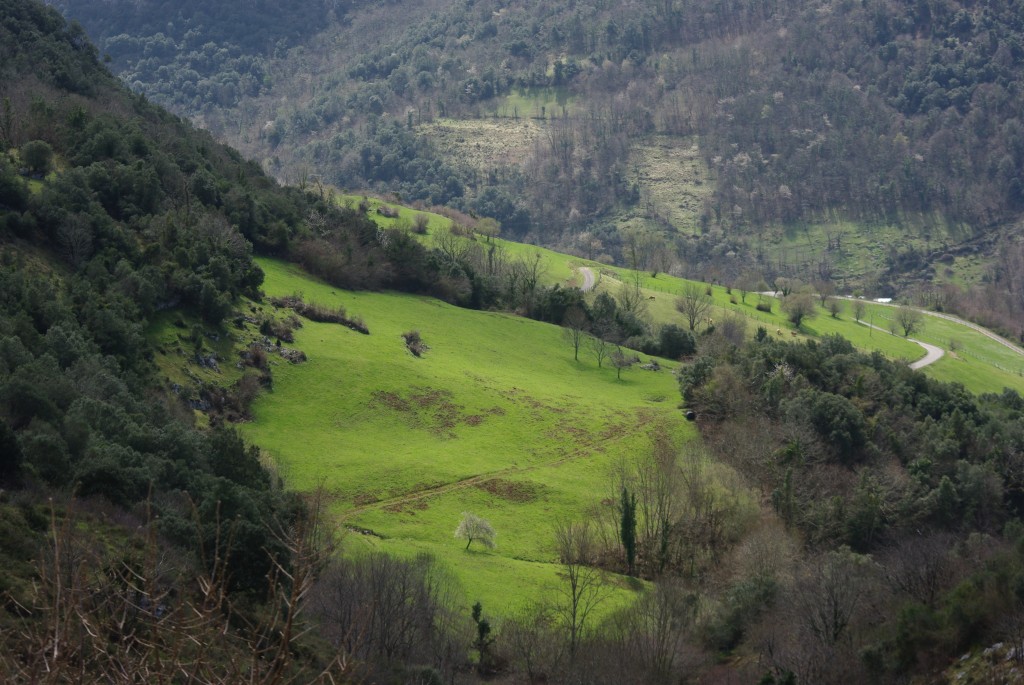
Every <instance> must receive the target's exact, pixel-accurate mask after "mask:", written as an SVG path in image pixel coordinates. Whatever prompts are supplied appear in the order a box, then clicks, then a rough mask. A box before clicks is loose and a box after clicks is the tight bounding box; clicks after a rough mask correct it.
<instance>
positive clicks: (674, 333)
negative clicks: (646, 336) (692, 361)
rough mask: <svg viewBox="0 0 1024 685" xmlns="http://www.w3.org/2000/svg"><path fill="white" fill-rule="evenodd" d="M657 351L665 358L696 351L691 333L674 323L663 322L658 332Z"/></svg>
mask: <svg viewBox="0 0 1024 685" xmlns="http://www.w3.org/2000/svg"><path fill="white" fill-rule="evenodd" d="M658 351H659V353H660V354H661V356H662V357H665V358H666V359H679V358H680V357H682V356H684V355H688V354H693V353H694V352H696V351H697V341H696V340H694V339H693V334H692V333H690V332H689V331H684V330H683V329H682V328H680V327H679V326H677V325H675V324H674V323H669V324H665V325H664V326H662V327H661V330H660V331H659V332H658Z"/></svg>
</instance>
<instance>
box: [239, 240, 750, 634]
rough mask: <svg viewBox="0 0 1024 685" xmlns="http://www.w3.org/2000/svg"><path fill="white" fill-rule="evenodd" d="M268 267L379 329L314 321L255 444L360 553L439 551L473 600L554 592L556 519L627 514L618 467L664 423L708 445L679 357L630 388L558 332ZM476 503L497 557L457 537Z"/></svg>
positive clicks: (259, 416) (261, 409)
mask: <svg viewBox="0 0 1024 685" xmlns="http://www.w3.org/2000/svg"><path fill="white" fill-rule="evenodd" d="M260 265H261V266H262V267H263V269H264V270H265V271H266V274H267V279H266V283H265V289H266V291H267V293H268V294H269V295H272V296H273V295H290V294H292V293H296V292H301V293H302V295H303V297H304V298H305V299H306V300H307V301H315V302H319V303H324V304H329V305H332V306H336V305H339V304H341V305H344V306H345V307H346V308H347V310H348V312H349V313H350V315H358V316H361V317H362V318H363V319H364V320H365V322H366V324H367V326H368V327H369V329H370V331H371V335H369V336H365V335H360V334H358V333H355V332H353V331H351V330H349V329H347V328H344V327H341V326H337V325H331V324H317V323H312V322H306V323H305V325H304V326H303V328H301V329H300V330H299V331H297V333H296V342H295V345H296V346H297V347H299V348H301V349H302V350H303V351H304V352H305V353H306V354H307V355H308V356H309V361H308V362H306V363H304V364H299V365H291V364H285V363H279V364H278V365H277V366H276V367H275V368H274V388H273V392H271V393H267V394H265V395H263V396H262V397H261V398H260V399H259V400H257V402H256V403H255V405H254V420H253V421H252V422H251V423H248V424H245V425H244V426H243V430H244V432H245V434H246V436H247V437H248V438H249V439H250V440H252V441H253V442H254V443H256V444H258V445H260V447H261V448H262V449H263V450H264V451H265V452H266V453H267V454H268V455H269V456H270V457H271V458H272V459H273V461H274V463H275V464H276V465H277V468H278V469H279V470H280V471H281V472H282V474H283V475H284V477H285V479H286V481H287V482H288V483H289V486H290V487H294V488H297V489H299V490H311V489H314V488H316V487H318V486H323V487H324V488H325V490H326V491H327V493H328V495H329V496H330V500H331V511H332V513H333V514H334V515H336V516H338V517H341V518H342V519H343V520H344V522H345V524H346V525H347V526H349V527H350V528H351V529H356V530H358V531H360V532H358V533H357V532H351V533H349V535H348V536H347V540H346V542H345V548H346V549H348V550H350V551H354V552H357V551H358V550H360V549H368V548H381V549H387V550H389V551H394V552H396V553H400V554H412V553H418V552H429V553H431V554H433V555H434V556H436V557H437V558H439V559H442V560H444V561H446V562H449V563H450V565H451V567H452V568H453V570H454V571H455V573H456V575H457V577H458V578H459V579H460V581H461V582H462V584H463V586H464V587H465V588H466V591H467V602H468V603H470V604H471V603H472V601H475V600H476V599H481V600H482V601H483V602H484V605H485V607H490V608H491V610H493V611H495V612H497V613H506V614H507V613H508V612H510V611H514V610H516V609H519V608H522V607H523V606H525V605H526V604H528V603H529V602H531V601H533V600H535V599H537V598H539V597H542V596H544V595H545V593H547V592H549V591H550V590H551V588H552V587H554V586H556V585H557V584H558V569H559V567H558V565H557V564H556V563H554V562H555V561H556V555H555V550H554V545H553V535H552V530H553V527H554V525H555V523H556V522H558V521H560V520H566V519H570V518H581V517H584V516H588V517H593V516H600V515H602V513H608V512H609V511H613V510H614V501H615V500H614V498H615V495H616V493H615V488H614V485H613V480H612V477H611V474H612V470H613V467H614V466H615V465H616V464H617V463H619V462H621V461H622V460H630V459H634V458H636V457H637V456H638V455H641V454H643V453H645V452H646V451H648V450H649V449H650V440H651V433H652V431H653V430H654V429H655V428H656V427H660V428H662V429H663V430H665V431H667V432H668V434H669V435H671V436H672V438H673V440H674V441H675V442H677V443H678V444H680V445H682V444H684V443H685V442H687V441H689V440H691V439H692V438H693V436H694V431H693V428H692V426H691V425H690V424H687V423H686V421H685V420H684V419H683V418H682V416H681V413H680V411H679V410H678V408H677V407H678V404H679V392H678V388H677V384H676V380H675V377H674V375H673V374H672V373H671V369H670V366H671V365H669V364H668V363H665V362H663V365H664V366H665V367H666V368H664V369H663V370H661V371H658V372H652V371H645V370H640V369H638V368H634V369H630V370H628V371H627V372H625V373H624V374H623V375H622V379H621V380H617V379H616V374H615V371H614V369H612V368H609V367H608V365H607V364H606V365H605V368H598V367H597V365H596V363H595V362H594V361H593V360H592V358H590V357H588V356H586V355H585V354H582V353H581V355H580V361H579V362H576V361H574V360H573V354H572V348H571V347H570V346H569V344H568V343H566V342H565V341H564V340H563V338H562V331H561V329H559V328H558V327H556V326H551V325H547V324H542V323H538V322H534V321H530V320H527V319H522V318H518V317H515V316H510V315H506V314H498V313H487V312H476V311H469V310H465V309H459V308H457V307H453V306H450V305H447V304H444V303H442V302H439V301H437V300H434V299H431V298H426V297H414V296H409V295H400V294H392V293H364V292H360V293H352V292H345V291H340V290H338V289H335V288H331V287H330V286H327V285H323V284H320V283H318V282H316V281H314V280H312V279H310V278H309V277H308V276H305V275H303V274H302V273H300V272H299V271H298V270H297V269H296V268H295V267H292V266H289V265H286V264H284V263H281V262H276V261H270V260H261V261H260ZM410 330H418V331H419V332H420V334H421V336H422V338H423V340H424V341H425V342H426V344H427V345H428V346H429V349H428V350H427V351H426V353H425V354H424V355H423V356H422V357H420V358H417V357H415V356H413V355H412V354H411V353H410V352H409V351H408V350H407V349H406V346H405V343H404V340H403V338H402V334H403V333H405V332H407V331H410ZM745 501H746V502H747V503H746V504H745V505H744V510H745V511H748V512H749V514H750V515H751V516H752V515H753V513H754V512H755V510H756V507H755V504H754V501H753V499H752V498H746V499H745ZM464 511H472V512H474V513H476V514H478V515H480V516H483V517H485V518H487V519H489V520H490V522H491V523H492V524H493V525H494V527H495V529H496V530H497V532H498V538H497V541H498V546H497V548H496V549H494V550H485V549H484V548H482V547H480V548H477V547H476V546H474V547H472V548H471V549H470V550H469V551H466V550H464V547H465V543H464V542H460V541H459V540H456V539H455V538H454V537H453V533H454V531H455V528H456V526H457V524H458V522H459V519H460V517H461V514H462V512H464ZM617 582H618V584H619V585H620V586H621V587H622V588H625V587H626V586H627V585H628V583H626V581H625V579H619V580H618V581H617ZM629 596H630V593H629V592H627V591H626V590H625V589H622V590H620V591H618V592H617V593H616V597H617V599H615V600H613V601H609V602H608V606H609V607H610V606H613V605H614V604H615V603H617V602H622V601H627V600H628V599H629Z"/></svg>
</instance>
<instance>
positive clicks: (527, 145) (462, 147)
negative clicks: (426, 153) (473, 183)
mask: <svg viewBox="0 0 1024 685" xmlns="http://www.w3.org/2000/svg"><path fill="white" fill-rule="evenodd" d="M545 128H546V124H544V122H540V121H536V120H533V119H519V120H518V121H516V120H514V119H465V120H456V119H437V120H435V121H433V122H431V123H429V124H424V125H422V126H419V127H418V130H419V132H420V133H422V134H423V135H426V136H427V137H429V138H431V139H433V140H434V141H435V142H436V143H437V145H438V146H439V147H440V148H441V149H443V150H446V151H447V152H448V154H449V156H450V157H452V158H455V159H459V160H461V161H462V162H463V163H465V164H466V165H468V166H470V167H472V168H473V169H475V170H476V171H478V172H480V173H482V174H486V173H487V172H489V171H491V170H493V169H496V168H499V167H505V166H513V167H514V166H520V165H522V164H523V163H524V162H525V161H526V159H527V158H528V157H529V155H530V153H531V152H532V151H533V146H534V143H535V142H536V141H537V138H538V137H540V136H541V135H543V133H544V129H545Z"/></svg>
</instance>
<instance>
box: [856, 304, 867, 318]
mask: <svg viewBox="0 0 1024 685" xmlns="http://www.w3.org/2000/svg"><path fill="white" fill-rule="evenodd" d="M865 309H867V305H866V304H864V300H854V301H853V318H854V320H855V321H860V320H861V319H863V318H864V310H865Z"/></svg>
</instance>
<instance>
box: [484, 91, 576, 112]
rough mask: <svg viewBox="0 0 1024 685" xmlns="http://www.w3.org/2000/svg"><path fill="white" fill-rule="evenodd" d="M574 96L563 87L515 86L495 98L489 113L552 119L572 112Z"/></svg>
mask: <svg viewBox="0 0 1024 685" xmlns="http://www.w3.org/2000/svg"><path fill="white" fill-rule="evenodd" d="M574 104H575V98H573V97H572V96H571V95H569V91H568V89H567V88H564V87H551V88H516V89H515V90H514V91H513V92H511V93H509V94H508V95H506V96H504V97H501V98H496V99H495V100H494V106H493V107H492V108H491V110H490V112H491V114H494V115H497V116H501V117H514V116H517V115H518V116H520V117H532V118H544V119H554V118H560V117H562V116H565V115H566V114H572V113H573V107H574Z"/></svg>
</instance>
